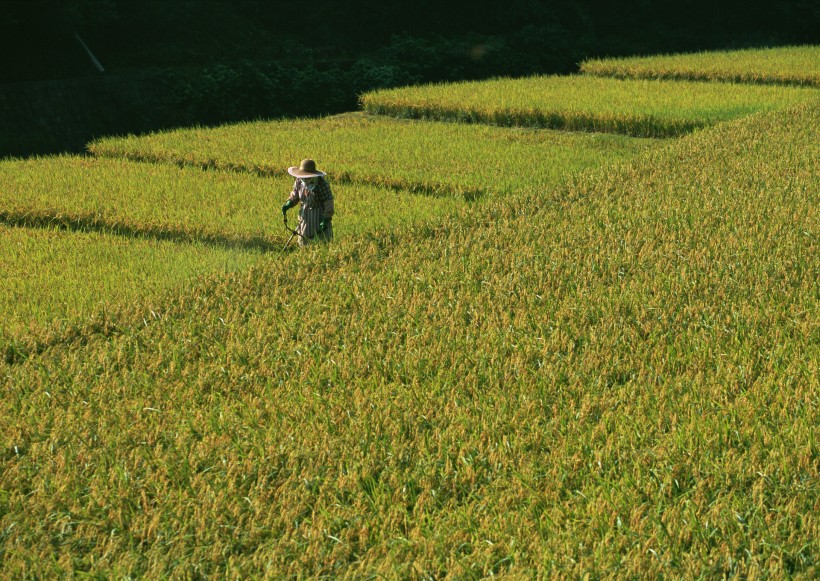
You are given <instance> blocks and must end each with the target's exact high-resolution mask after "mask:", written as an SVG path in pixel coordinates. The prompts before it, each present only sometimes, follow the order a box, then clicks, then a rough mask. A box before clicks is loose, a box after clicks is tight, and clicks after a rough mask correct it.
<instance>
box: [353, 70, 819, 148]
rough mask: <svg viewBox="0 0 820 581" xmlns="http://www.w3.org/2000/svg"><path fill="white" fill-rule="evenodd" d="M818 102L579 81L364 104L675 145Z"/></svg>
mask: <svg viewBox="0 0 820 581" xmlns="http://www.w3.org/2000/svg"><path fill="white" fill-rule="evenodd" d="M816 98H817V92H816V91H815V90H814V89H808V88H799V87H768V86H758V85H741V84H733V85H726V84H720V83H708V82H691V83H676V82H673V81H658V80H621V79H609V78H600V77H594V76H575V77H529V78H521V79H496V80H493V81H473V82H461V83H444V84H437V85H423V86H418V87H402V88H399V89H383V90H379V91H373V92H371V93H367V94H365V95H363V96H362V97H361V103H362V107H363V108H364V109H365V110H366V111H368V112H370V113H378V114H384V115H392V116H396V117H407V118H420V119H430V120H437V121H442V120H449V121H463V122H474V123H490V124H494V125H510V126H525V127H547V128H555V129H568V130H573V131H601V132H609V133H622V134H627V135H634V136H639V137H673V136H677V135H681V134H684V133H688V132H690V131H693V130H695V129H698V128H702V127H708V126H710V125H714V124H716V123H720V122H723V121H729V120H731V119H737V118H739V117H743V116H745V115H749V114H750V113H754V112H757V111H767V110H772V109H776V108H781V107H784V106H788V105H790V104H796V103H800V102H806V101H810V100H813V99H816Z"/></svg>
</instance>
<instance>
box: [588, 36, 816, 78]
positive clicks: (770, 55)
mask: <svg viewBox="0 0 820 581" xmlns="http://www.w3.org/2000/svg"><path fill="white" fill-rule="evenodd" d="M581 72H582V73H585V74H587V75H599V76H604V77H616V78H624V79H677V80H698V81H730V82H738V83H760V84H784V85H804V86H810V87H820V46H816V45H812V46H784V47H776V48H765V49H745V50H731V51H722V52H714V51H712V52H701V53H690V54H672V55H658V56H647V57H630V58H610V59H590V60H587V61H584V62H583V63H581Z"/></svg>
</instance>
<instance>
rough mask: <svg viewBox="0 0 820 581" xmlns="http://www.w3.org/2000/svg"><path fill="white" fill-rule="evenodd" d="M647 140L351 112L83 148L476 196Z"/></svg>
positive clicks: (627, 152) (642, 145) (540, 182)
mask: <svg viewBox="0 0 820 581" xmlns="http://www.w3.org/2000/svg"><path fill="white" fill-rule="evenodd" d="M652 143H653V141H652V140H649V139H632V138H627V137H623V136H616V135H585V134H578V133H566V132H554V131H547V132H545V131H533V130H526V129H510V128H496V127H484V126H471V125H461V124H453V123H423V122H414V121H405V120H396V119H389V118H384V117H378V116H372V115H366V114H362V113H351V114H345V115H336V116H332V117H326V118H323V119H306V120H296V121H281V122H266V121H260V122H256V123H244V124H238V125H229V126H225V127H221V128H216V129H205V128H202V129H182V130H178V131H169V132H163V133H157V134H154V135H149V136H142V137H123V138H106V139H101V140H98V141H95V142H93V143H91V144H90V145H89V151H90V152H91V153H92V154H94V155H96V156H99V157H111V158H126V159H129V160H135V161H152V162H162V163H172V164H178V165H193V166H198V167H210V168H218V169H225V170H233V171H241V172H251V173H256V174H262V175H286V169H287V168H288V167H289V166H293V165H298V164H299V160H301V159H302V158H303V157H304V156H305V155H306V154H305V152H310V155H311V156H312V157H313V158H315V159H316V161H317V163H318V164H319V167H320V168H321V167H328V168H332V175H331V178H332V179H334V180H337V181H342V182H354V183H366V184H375V185H381V186H385V187H390V188H398V189H403V190H409V191H415V192H422V193H430V194H434V195H445V194H447V195H456V196H460V197H467V198H469V199H474V198H477V197H480V196H482V195H483V194H484V193H486V192H496V193H509V192H513V191H515V190H518V189H520V188H521V187H525V188H528V189H537V190H541V191H544V190H547V189H549V188H551V187H553V186H555V185H556V184H558V183H560V182H561V181H562V180H563V179H565V177H566V176H567V175H568V174H569V173H572V172H575V171H583V170H586V169H591V168H594V167H598V166H600V165H601V164H603V163H608V162H610V161H618V160H623V159H628V158H629V157H631V156H633V155H635V154H637V153H639V152H641V151H643V150H645V149H646V148H648V147H651V145H652Z"/></svg>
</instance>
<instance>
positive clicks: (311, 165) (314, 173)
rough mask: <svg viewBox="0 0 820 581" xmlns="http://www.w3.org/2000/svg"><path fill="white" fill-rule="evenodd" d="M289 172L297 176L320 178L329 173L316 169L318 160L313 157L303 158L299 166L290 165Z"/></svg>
mask: <svg viewBox="0 0 820 581" xmlns="http://www.w3.org/2000/svg"><path fill="white" fill-rule="evenodd" d="M288 173H289V174H290V175H292V176H293V177H295V178H319V177H324V176H325V175H327V174H326V173H325V172H323V171H319V170H318V169H316V162H315V161H313V160H312V159H303V160H302V163H300V164H299V167H296V166H293V167H289V168H288Z"/></svg>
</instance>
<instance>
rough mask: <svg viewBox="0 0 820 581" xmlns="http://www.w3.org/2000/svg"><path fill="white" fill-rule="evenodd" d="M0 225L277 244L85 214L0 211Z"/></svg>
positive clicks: (262, 246) (263, 246) (243, 246)
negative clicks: (142, 224)
mask: <svg viewBox="0 0 820 581" xmlns="http://www.w3.org/2000/svg"><path fill="white" fill-rule="evenodd" d="M0 224H3V225H5V226H9V227H15V228H32V229H56V230H66V231H71V232H98V233H101V234H110V235H115V236H122V237H125V238H135V239H148V240H158V241H167V242H174V243H178V244H193V243H201V244H207V245H209V246H221V247H224V248H229V249H232V250H246V251H261V252H270V251H273V250H279V249H280V248H281V242H280V241H279V240H273V239H270V238H267V237H262V236H252V237H250V238H240V237H231V236H225V235H222V234H218V233H213V232H201V233H193V232H192V233H188V232H184V231H181V230H171V229H168V230H160V229H157V228H141V227H139V226H134V225H131V224H127V223H124V222H108V221H106V220H104V219H100V217H99V216H95V215H89V214H63V213H53V214H50V213H37V212H27V213H20V212H8V211H0Z"/></svg>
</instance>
